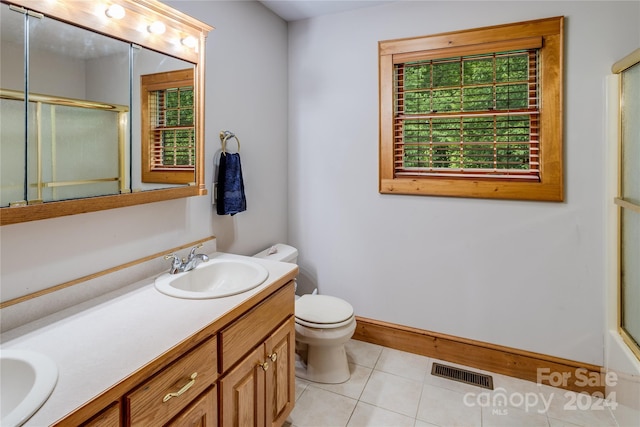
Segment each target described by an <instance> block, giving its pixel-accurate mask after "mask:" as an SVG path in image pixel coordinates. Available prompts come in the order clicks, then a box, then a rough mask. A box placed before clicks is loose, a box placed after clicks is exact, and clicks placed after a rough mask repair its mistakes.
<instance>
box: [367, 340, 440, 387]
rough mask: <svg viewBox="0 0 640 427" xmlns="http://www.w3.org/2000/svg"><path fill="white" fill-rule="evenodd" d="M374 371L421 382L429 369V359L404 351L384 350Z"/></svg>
mask: <svg viewBox="0 0 640 427" xmlns="http://www.w3.org/2000/svg"><path fill="white" fill-rule="evenodd" d="M375 369H376V370H378V371H383V372H387V373H390V374H394V375H398V376H400V377H404V378H409V379H411V380H416V381H420V382H422V381H423V380H424V377H425V375H426V374H427V370H428V369H429V358H428V357H425V356H420V355H418V354H413V353H407V352H406V351H400V350H394V349H392V348H384V349H383V350H382V353H381V354H380V357H379V358H378V362H377V363H376V366H375Z"/></svg>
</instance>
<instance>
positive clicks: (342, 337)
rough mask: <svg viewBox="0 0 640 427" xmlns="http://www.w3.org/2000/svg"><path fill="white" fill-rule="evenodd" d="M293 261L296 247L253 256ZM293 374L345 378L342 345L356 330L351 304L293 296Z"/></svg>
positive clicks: (338, 380)
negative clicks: (294, 344) (294, 343)
mask: <svg viewBox="0 0 640 427" xmlns="http://www.w3.org/2000/svg"><path fill="white" fill-rule="evenodd" d="M255 256H256V257H259V258H266V259H271V260H274V261H281V262H290V263H293V264H295V263H297V261H298V250H297V249H296V248H294V247H291V246H288V245H284V244H280V243H279V244H277V245H274V246H272V247H270V248H268V249H265V250H264V251H262V252H260V253H258V254H256V255H255ZM295 304H296V305H295V318H296V319H295V320H296V376H297V377H299V378H303V379H306V380H308V381H313V382H318V383H328V384H338V383H343V382H345V381H347V380H349V378H350V376H351V374H350V372H349V363H348V362H347V353H346V351H345V349H344V345H345V343H346V342H347V341H349V340H350V339H351V337H352V336H353V333H354V332H355V330H356V320H355V316H354V314H353V307H352V306H351V304H349V303H348V302H346V301H344V300H342V299H340V298H336V297H332V296H328V295H316V294H312V295H303V296H301V297H299V298H298V297H296V303H295Z"/></svg>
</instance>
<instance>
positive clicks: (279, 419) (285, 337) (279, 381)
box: [265, 316, 295, 427]
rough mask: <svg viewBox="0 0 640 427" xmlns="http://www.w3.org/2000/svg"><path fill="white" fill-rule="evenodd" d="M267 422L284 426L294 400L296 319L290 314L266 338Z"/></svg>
mask: <svg viewBox="0 0 640 427" xmlns="http://www.w3.org/2000/svg"><path fill="white" fill-rule="evenodd" d="M265 351H266V353H265V354H266V356H267V357H266V360H267V361H268V363H269V364H270V366H269V369H267V371H265V374H266V375H265V376H266V378H265V383H266V384H265V385H266V395H265V397H266V416H267V419H266V425H267V427H276V426H281V425H282V424H283V423H284V421H285V420H286V419H287V417H288V416H289V414H290V413H291V411H292V410H293V405H294V402H295V366H294V363H295V358H294V357H295V356H294V351H295V320H294V318H293V316H292V317H290V318H289V320H287V321H286V322H285V323H284V324H283V325H282V326H280V328H278V330H276V331H275V332H274V333H273V335H271V336H270V337H269V338H268V339H267V340H266V342H265Z"/></svg>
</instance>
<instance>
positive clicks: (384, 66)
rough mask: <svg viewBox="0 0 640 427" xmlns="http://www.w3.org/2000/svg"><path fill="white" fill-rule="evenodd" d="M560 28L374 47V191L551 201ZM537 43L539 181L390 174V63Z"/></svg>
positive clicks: (557, 179) (548, 25) (557, 193)
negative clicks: (376, 91) (376, 154)
mask: <svg viewBox="0 0 640 427" xmlns="http://www.w3.org/2000/svg"><path fill="white" fill-rule="evenodd" d="M563 27H564V18H563V17H554V18H547V19H540V20H534V21H526V22H519V23H513V24H505V25H498V26H492V27H483V28H477V29H471V30H464V31H456V32H450V33H441V34H436V35H431V36H424V37H414V38H407V39H397V40H387V41H381V42H379V43H378V54H379V97H380V98H379V99H380V112H379V114H380V117H379V126H380V129H379V138H380V146H379V150H380V151H379V187H378V190H379V192H380V193H382V194H408V195H425V196H453V197H475V198H489V199H513V200H539V201H556V202H560V201H563V199H564V183H563V175H564V172H563V110H562V109H563V32H564V31H563ZM536 38H537V39H540V40H541V45H542V47H541V48H540V49H539V51H538V55H539V59H538V60H539V76H538V80H539V84H540V87H539V103H540V106H539V109H540V115H539V117H540V125H539V132H540V136H539V140H540V155H539V161H540V166H539V167H540V179H539V180H536V181H522V180H520V181H518V180H509V179H495V178H491V177H486V178H485V177H480V178H478V177H474V178H458V177H456V178H450V177H437V176H436V177H434V176H411V177H402V176H396V173H395V169H394V115H395V106H394V102H395V101H394V64H396V63H402V62H410V61H416V60H419V59H427V58H447V57H452V56H465V55H474V54H480V53H489V52H498V51H506V50H515V49H518V48H520V47H521V46H522V45H523V44H528V43H530V41H531V40H533V39H536Z"/></svg>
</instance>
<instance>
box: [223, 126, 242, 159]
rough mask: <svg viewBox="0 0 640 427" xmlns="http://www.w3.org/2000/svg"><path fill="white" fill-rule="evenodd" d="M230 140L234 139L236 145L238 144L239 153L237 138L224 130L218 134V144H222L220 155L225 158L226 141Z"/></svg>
mask: <svg viewBox="0 0 640 427" xmlns="http://www.w3.org/2000/svg"><path fill="white" fill-rule="evenodd" d="M231 138H235V140H236V144H238V153H239V152H240V140H239V139H238V137H237V136H236V135H235V134H234V133H233V132H229V131H228V130H224V131H222V132H220V143H221V144H222V154H224V155H225V156H226V155H227V141H228V140H229V139H231Z"/></svg>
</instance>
